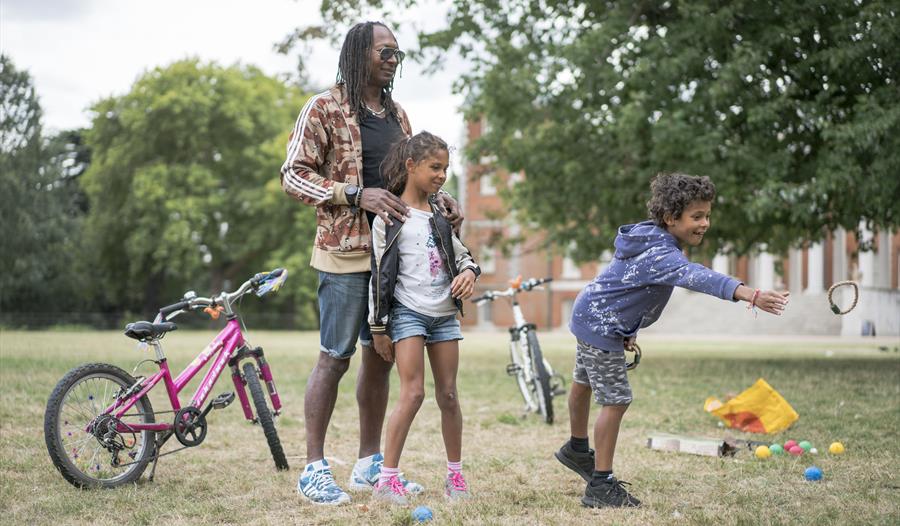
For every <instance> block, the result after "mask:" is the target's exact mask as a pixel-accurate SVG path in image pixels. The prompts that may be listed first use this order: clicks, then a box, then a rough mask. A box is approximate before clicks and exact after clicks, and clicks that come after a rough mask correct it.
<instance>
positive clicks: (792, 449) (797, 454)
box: [788, 445, 803, 457]
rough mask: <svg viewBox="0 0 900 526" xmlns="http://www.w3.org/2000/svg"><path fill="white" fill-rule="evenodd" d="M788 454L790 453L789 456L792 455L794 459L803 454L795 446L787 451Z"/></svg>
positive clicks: (800, 448) (800, 449)
mask: <svg viewBox="0 0 900 526" xmlns="http://www.w3.org/2000/svg"><path fill="white" fill-rule="evenodd" d="M788 453H790V454H791V455H794V456H795V457H799V456H800V455H802V454H803V448H802V447H800V446H797V445H795V446H794V447H792V448H791V449H788Z"/></svg>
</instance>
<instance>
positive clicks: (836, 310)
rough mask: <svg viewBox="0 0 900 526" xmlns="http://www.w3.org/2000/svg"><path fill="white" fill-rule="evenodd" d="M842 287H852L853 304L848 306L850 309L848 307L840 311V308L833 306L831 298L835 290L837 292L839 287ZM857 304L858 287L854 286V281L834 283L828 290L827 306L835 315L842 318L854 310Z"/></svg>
mask: <svg viewBox="0 0 900 526" xmlns="http://www.w3.org/2000/svg"><path fill="white" fill-rule="evenodd" d="M844 286H851V287H853V302H852V303H851V304H850V307H848V308H847V309H846V310H841V309H840V307H838V306H837V305H835V304H834V299H832V296H833V295H834V291H835V290H837V289H838V288H839V287H844ZM857 302H859V286H858V285H857V284H856V282H855V281H838V282H837V283H835V284H834V285H832V286H831V287H829V288H828V304H829V305H830V306H831V312H833V313H835V314H837V315H840V316H843V315H844V314H847V313H848V312H850V311H852V310H853V309H854V308H856V304H857Z"/></svg>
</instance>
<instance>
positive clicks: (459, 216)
mask: <svg viewBox="0 0 900 526" xmlns="http://www.w3.org/2000/svg"><path fill="white" fill-rule="evenodd" d="M435 203H436V204H437V205H438V208H440V209H441V212H443V214H444V217H446V218H447V221H449V222H450V225H451V226H453V230H455V231H456V232H459V228H460V227H461V226H462V224H463V221H464V220H465V218H464V217H463V213H462V210H460V209H459V203H457V202H456V199H453V196H451V195H450V194H448V193H447V192H444V191H441V192H438V194H437V197H436V199H435Z"/></svg>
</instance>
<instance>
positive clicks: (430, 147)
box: [381, 131, 450, 195]
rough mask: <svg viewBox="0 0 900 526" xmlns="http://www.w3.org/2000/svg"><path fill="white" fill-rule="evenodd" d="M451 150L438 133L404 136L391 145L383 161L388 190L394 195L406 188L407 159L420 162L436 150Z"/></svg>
mask: <svg viewBox="0 0 900 526" xmlns="http://www.w3.org/2000/svg"><path fill="white" fill-rule="evenodd" d="M440 150H443V151H450V148H448V147H447V143H446V142H444V140H443V139H441V138H440V137H438V136H437V135H433V134H431V133H428V132H427V131H422V132H419V133H417V134H415V135H413V136H412V137H404V138H402V139H400V140H399V141H397V142H395V143H394V144H392V145H391V149H390V150H388V153H387V156H386V157H385V158H384V161H382V162H381V177H382V178H384V181H385V186H386V187H387V190H388V191H389V192H390V193H392V194H394V195H401V194H402V193H403V190H405V189H406V181H407V179H409V174H408V173H407V171H406V160H407V159H412V161H413V162H414V163H418V162H420V161H422V160H423V159H425V158H426V157H428V156H430V155H434V154H435V153H436V152H438V151H440Z"/></svg>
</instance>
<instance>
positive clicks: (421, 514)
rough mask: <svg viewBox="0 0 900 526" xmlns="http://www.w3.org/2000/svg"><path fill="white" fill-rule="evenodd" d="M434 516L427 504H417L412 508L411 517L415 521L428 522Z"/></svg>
mask: <svg viewBox="0 0 900 526" xmlns="http://www.w3.org/2000/svg"><path fill="white" fill-rule="evenodd" d="M433 518H434V513H432V512H431V508H429V507H428V506H418V507H416V509H414V510H412V519H413V520H414V521H416V522H428V521H430V520H431V519H433Z"/></svg>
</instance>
